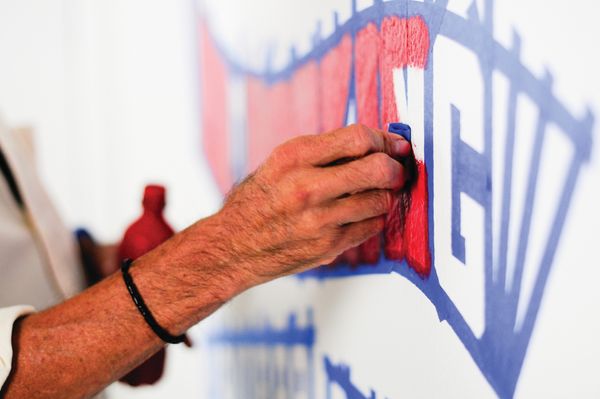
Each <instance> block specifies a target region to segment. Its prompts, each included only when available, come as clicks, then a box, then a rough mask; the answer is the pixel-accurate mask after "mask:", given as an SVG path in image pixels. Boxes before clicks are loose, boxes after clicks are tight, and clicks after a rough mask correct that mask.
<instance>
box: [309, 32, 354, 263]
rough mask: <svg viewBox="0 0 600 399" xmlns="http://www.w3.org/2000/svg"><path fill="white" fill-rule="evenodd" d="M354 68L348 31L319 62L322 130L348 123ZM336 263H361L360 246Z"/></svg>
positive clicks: (343, 254)
mask: <svg viewBox="0 0 600 399" xmlns="http://www.w3.org/2000/svg"><path fill="white" fill-rule="evenodd" d="M351 69H352V39H351V37H350V35H345V36H344V37H342V40H340V43H339V44H338V45H337V46H336V47H334V48H333V49H332V50H331V51H330V52H329V53H327V54H326V55H325V56H324V57H323V58H322V59H321V62H320V64H319V74H320V85H319V89H320V90H319V101H320V104H319V109H320V112H321V115H320V117H321V118H320V119H321V123H320V130H321V131H323V132H327V131H330V130H334V129H339V128H341V127H342V126H344V125H345V124H346V110H347V107H348V96H349V94H350V72H351ZM337 263H347V264H350V265H353V266H355V265H358V263H360V254H359V251H358V249H357V248H350V249H349V250H347V251H345V252H344V253H342V254H341V255H340V256H338V257H337V258H336V259H335V260H334V262H333V264H337Z"/></svg>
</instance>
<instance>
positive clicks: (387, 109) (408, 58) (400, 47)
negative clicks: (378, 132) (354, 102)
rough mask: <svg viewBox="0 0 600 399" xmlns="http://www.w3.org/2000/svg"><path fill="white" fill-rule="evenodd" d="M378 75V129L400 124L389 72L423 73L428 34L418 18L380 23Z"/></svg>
mask: <svg viewBox="0 0 600 399" xmlns="http://www.w3.org/2000/svg"><path fill="white" fill-rule="evenodd" d="M381 42H382V48H381V53H380V67H381V69H380V74H381V96H382V110H381V117H382V125H384V126H385V125H386V124H388V123H390V122H398V121H402V115H398V111H397V105H396V98H395V95H394V78H393V70H394V69H398V68H404V67H407V66H411V67H416V68H421V69H424V68H425V66H426V65H427V54H428V53H429V30H428V28H427V24H426V23H425V21H424V20H423V18H422V17H420V16H415V17H411V18H408V19H406V18H400V17H387V18H384V19H383V21H382V22H381Z"/></svg>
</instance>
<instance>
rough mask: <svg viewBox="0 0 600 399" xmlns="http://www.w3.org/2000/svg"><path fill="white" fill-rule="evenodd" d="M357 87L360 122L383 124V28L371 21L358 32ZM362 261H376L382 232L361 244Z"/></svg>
mask: <svg viewBox="0 0 600 399" xmlns="http://www.w3.org/2000/svg"><path fill="white" fill-rule="evenodd" d="M354 46H355V65H354V71H355V89H356V92H355V94H356V113H357V121H358V123H362V124H363V125H366V126H371V127H379V104H378V102H377V73H378V70H379V51H380V49H381V38H380V36H379V29H378V28H377V26H376V25H375V24H373V23H370V24H368V25H367V26H365V27H364V28H363V29H361V30H360V31H359V32H358V33H357V34H356V41H355V43H354ZM358 251H359V256H360V262H361V263H366V264H376V263H377V262H378V261H379V254H380V253H381V235H380V234H377V235H375V236H373V237H371V238H369V239H368V240H367V241H365V242H364V243H362V244H361V245H360V246H359V247H358Z"/></svg>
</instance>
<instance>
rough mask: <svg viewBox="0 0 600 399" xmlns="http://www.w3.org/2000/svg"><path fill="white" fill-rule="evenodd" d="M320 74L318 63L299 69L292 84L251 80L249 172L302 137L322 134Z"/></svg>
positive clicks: (248, 112)
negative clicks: (288, 142) (291, 140)
mask: <svg viewBox="0 0 600 399" xmlns="http://www.w3.org/2000/svg"><path fill="white" fill-rule="evenodd" d="M318 107H319V70H318V66H317V64H316V63H315V62H309V63H307V64H306V65H304V66H302V67H301V68H299V69H298V70H297V71H296V72H295V73H294V75H293V76H292V78H291V79H290V80H289V81H283V82H277V83H275V84H267V83H264V82H263V81H262V80H261V79H259V78H255V77H249V78H248V79H247V118H248V157H249V165H248V167H249V171H252V170H254V169H256V167H257V166H258V165H259V164H260V163H261V162H263V161H264V160H265V159H266V157H267V156H268V155H269V154H270V153H271V151H272V150H273V148H275V147H276V146H277V145H278V144H280V143H283V142H285V141H287V140H289V139H291V138H292V137H295V136H298V135H300V134H308V133H311V134H314V133H315V132H317V131H318V130H319V108H318Z"/></svg>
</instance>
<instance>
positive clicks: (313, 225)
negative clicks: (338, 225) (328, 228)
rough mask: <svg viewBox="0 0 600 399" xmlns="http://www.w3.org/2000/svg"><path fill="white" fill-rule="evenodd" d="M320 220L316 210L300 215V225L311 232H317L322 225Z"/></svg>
mask: <svg viewBox="0 0 600 399" xmlns="http://www.w3.org/2000/svg"><path fill="white" fill-rule="evenodd" d="M322 220H323V218H322V217H321V216H320V215H319V214H318V212H305V213H304V215H303V216H302V225H303V226H304V227H305V228H307V229H308V230H309V231H311V232H318V231H319V230H320V229H321V228H322V227H323V223H322Z"/></svg>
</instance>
